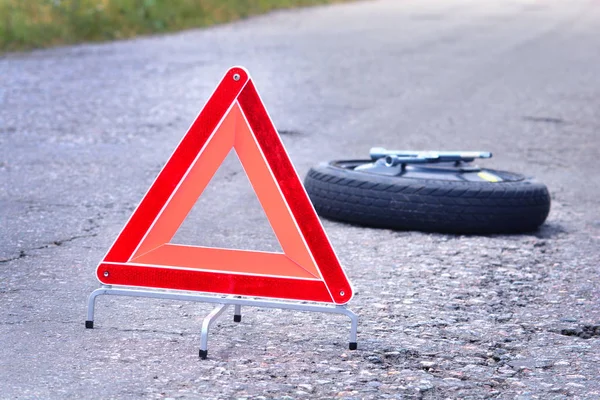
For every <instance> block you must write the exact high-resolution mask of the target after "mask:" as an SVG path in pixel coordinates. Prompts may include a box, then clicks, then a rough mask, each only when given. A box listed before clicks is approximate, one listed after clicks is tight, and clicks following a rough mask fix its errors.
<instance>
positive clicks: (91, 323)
mask: <svg viewBox="0 0 600 400" xmlns="http://www.w3.org/2000/svg"><path fill="white" fill-rule="evenodd" d="M85 327H86V328H87V329H94V321H85Z"/></svg>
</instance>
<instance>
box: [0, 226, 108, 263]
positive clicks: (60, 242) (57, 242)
mask: <svg viewBox="0 0 600 400" xmlns="http://www.w3.org/2000/svg"><path fill="white" fill-rule="evenodd" d="M94 228H95V227H92V228H87V229H84V231H86V232H89V231H90V230H92V229H94ZM95 236H98V234H97V233H90V234H87V235H75V236H71V237H69V238H66V239H59V240H53V241H52V242H50V243H47V244H44V245H41V246H38V247H32V248H30V249H26V250H20V251H19V255H17V256H14V257H9V258H4V259H1V260H0V264H3V263H8V262H11V261H15V260H20V259H21V258H25V257H29V254H27V252H30V251H35V250H43V249H48V248H51V247H58V246H62V245H63V244H65V243H69V242H72V241H73V240H76V239H82V238H89V237H95Z"/></svg>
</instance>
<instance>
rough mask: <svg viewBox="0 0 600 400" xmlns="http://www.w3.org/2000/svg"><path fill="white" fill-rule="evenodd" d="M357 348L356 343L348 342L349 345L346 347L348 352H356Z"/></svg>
mask: <svg viewBox="0 0 600 400" xmlns="http://www.w3.org/2000/svg"><path fill="white" fill-rule="evenodd" d="M357 346H358V345H357V344H356V342H350V344H349V345H348V348H349V349H350V350H356V348H357Z"/></svg>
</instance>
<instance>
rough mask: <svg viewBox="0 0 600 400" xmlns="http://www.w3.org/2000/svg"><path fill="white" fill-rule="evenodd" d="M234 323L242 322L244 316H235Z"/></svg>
mask: <svg viewBox="0 0 600 400" xmlns="http://www.w3.org/2000/svg"><path fill="white" fill-rule="evenodd" d="M233 322H242V316H241V315H234V316H233Z"/></svg>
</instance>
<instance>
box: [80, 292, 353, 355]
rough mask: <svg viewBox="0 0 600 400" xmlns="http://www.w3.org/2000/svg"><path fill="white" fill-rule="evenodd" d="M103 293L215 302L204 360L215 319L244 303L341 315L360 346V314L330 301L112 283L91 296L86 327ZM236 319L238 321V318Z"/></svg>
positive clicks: (206, 325)
mask: <svg viewBox="0 0 600 400" xmlns="http://www.w3.org/2000/svg"><path fill="white" fill-rule="evenodd" d="M100 295H114V296H129V297H149V298H157V299H168V300H184V301H194V302H202V303H212V304H216V305H217V306H216V307H215V309H214V310H213V311H212V312H211V313H210V314H209V315H208V316H206V318H204V321H203V323H202V332H201V336H200V352H199V355H200V358H203V359H205V358H206V357H207V355H208V331H209V329H210V326H211V325H212V324H213V323H214V321H215V320H216V319H217V318H218V317H219V316H220V315H221V314H222V313H223V312H224V311H225V310H226V309H227V307H228V306H230V305H233V306H234V321H236V320H237V319H238V317H239V320H240V321H241V309H242V306H249V307H264V308H278V309H284V310H294V311H307V312H320V313H327V314H342V315H345V316H346V317H348V318H350V322H351V325H350V341H349V344H348V348H349V349H350V350H356V349H357V331H358V315H356V314H355V313H354V312H352V310H350V309H349V308H347V307H346V306H345V305H327V304H318V303H313V304H308V303H297V302H291V301H273V300H260V299H251V298H250V299H247V298H240V297H239V296H235V297H234V296H227V297H223V296H212V295H202V294H186V293H177V292H172V291H156V290H137V289H128V288H121V287H119V288H115V287H112V286H108V285H105V286H102V287H100V288H98V289H96V290H94V291H93V292H92V293H91V294H90V296H89V297H88V309H87V319H86V321H85V327H86V328H88V329H91V328H93V327H94V311H95V307H96V298H97V297H98V296H100ZM236 322H237V321H236Z"/></svg>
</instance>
